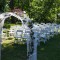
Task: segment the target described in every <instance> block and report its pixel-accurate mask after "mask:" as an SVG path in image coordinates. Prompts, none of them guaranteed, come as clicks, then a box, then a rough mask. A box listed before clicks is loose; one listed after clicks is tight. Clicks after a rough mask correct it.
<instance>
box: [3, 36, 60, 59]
mask: <svg viewBox="0 0 60 60" xmlns="http://www.w3.org/2000/svg"><path fill="white" fill-rule="evenodd" d="M2 47H3V48H2V60H26V52H27V50H26V49H27V48H26V45H14V44H3V46H2ZM38 60H60V35H57V36H54V37H53V38H51V39H50V40H49V41H47V42H46V44H43V43H41V46H38Z"/></svg>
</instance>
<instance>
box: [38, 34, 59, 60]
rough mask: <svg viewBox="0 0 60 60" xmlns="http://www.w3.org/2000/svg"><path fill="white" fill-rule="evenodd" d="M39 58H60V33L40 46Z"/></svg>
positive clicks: (45, 59) (43, 59)
mask: <svg viewBox="0 0 60 60" xmlns="http://www.w3.org/2000/svg"><path fill="white" fill-rule="evenodd" d="M38 60H60V35H57V36H56V35H55V36H54V37H53V38H51V39H50V40H49V41H48V42H47V43H46V44H43V43H41V46H38Z"/></svg>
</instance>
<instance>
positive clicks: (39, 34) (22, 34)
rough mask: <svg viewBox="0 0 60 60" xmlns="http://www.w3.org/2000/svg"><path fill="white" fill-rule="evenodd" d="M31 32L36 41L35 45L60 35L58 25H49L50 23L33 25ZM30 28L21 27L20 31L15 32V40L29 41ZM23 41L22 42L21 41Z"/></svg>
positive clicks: (59, 25) (59, 26)
mask: <svg viewBox="0 0 60 60" xmlns="http://www.w3.org/2000/svg"><path fill="white" fill-rule="evenodd" d="M32 31H33V32H34V34H33V37H35V38H36V39H37V43H38V44H39V43H40V42H41V41H42V42H44V43H45V42H46V41H47V40H49V39H50V37H53V36H54V35H55V34H59V33H60V24H55V23H53V24H51V23H46V24H45V23H41V24H38V23H35V24H33V28H32ZM30 33H31V31H30V28H29V27H27V26H23V27H22V29H20V30H17V32H16V37H17V38H21V39H22V38H24V39H27V40H29V39H30ZM22 41H23V40H22Z"/></svg>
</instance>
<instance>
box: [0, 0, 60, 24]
mask: <svg viewBox="0 0 60 60" xmlns="http://www.w3.org/2000/svg"><path fill="white" fill-rule="evenodd" d="M14 8H19V9H22V10H25V11H26V12H27V14H28V15H29V17H30V18H31V19H33V21H34V22H39V23H40V22H45V23H47V22H51V23H52V22H57V21H59V19H58V18H57V15H58V13H60V0H1V1H0V11H2V12H3V11H5V12H6V11H10V10H13V9H14ZM13 19H14V18H13ZM13 22H14V21H13Z"/></svg>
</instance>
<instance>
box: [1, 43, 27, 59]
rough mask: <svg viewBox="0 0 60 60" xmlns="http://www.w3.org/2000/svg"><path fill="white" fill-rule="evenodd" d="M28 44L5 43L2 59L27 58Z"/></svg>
mask: <svg viewBox="0 0 60 60" xmlns="http://www.w3.org/2000/svg"><path fill="white" fill-rule="evenodd" d="M26 49H27V47H26V45H22V44H21V45H20V44H10V45H9V44H3V45H2V53H1V54H2V56H1V60H26V55H27V54H26V53H27V50H26Z"/></svg>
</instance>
